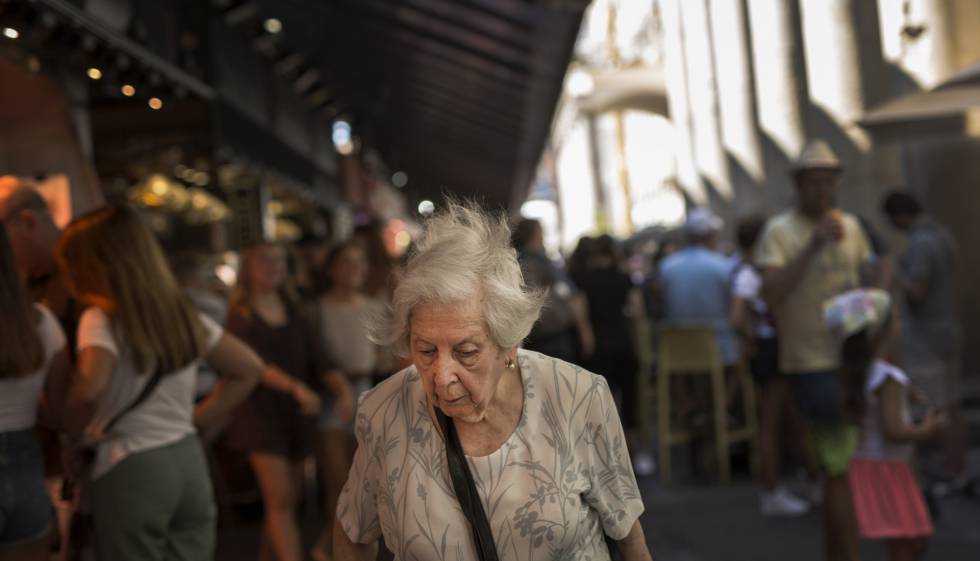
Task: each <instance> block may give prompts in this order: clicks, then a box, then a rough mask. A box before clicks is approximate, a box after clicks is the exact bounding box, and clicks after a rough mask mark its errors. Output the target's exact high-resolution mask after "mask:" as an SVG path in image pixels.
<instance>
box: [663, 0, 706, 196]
mask: <svg viewBox="0 0 980 561" xmlns="http://www.w3.org/2000/svg"><path fill="white" fill-rule="evenodd" d="M659 2H660V13H661V17H662V24H663V34H664V36H663V41H664V49H663V50H664V78H665V81H666V83H667V102H668V105H669V107H670V120H671V123H672V124H673V125H674V132H675V135H676V136H675V139H676V143H675V146H676V151H675V157H676V162H677V164H676V165H677V170H676V174H677V181H678V183H679V184H680V186H681V189H683V191H684V193H685V194H686V196H687V197H688V198H689V199H690V200H692V201H693V202H694V203H695V204H704V203H706V202H707V200H708V198H707V193H706V192H705V188H704V184H703V183H702V181H701V176H700V175H699V173H698V169H697V167H696V166H695V158H694V148H693V144H692V143H693V138H692V135H693V133H692V131H693V127H694V125H693V121H692V116H691V104H690V98H689V97H688V79H687V63H686V55H685V52H684V31H683V27H682V25H681V12H680V5H679V0H659Z"/></svg>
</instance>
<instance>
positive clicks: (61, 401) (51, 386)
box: [39, 349, 71, 429]
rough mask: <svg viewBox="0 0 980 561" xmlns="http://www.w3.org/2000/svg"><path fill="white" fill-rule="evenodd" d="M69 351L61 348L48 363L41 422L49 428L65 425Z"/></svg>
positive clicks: (58, 427) (59, 427) (69, 369)
mask: <svg viewBox="0 0 980 561" xmlns="http://www.w3.org/2000/svg"><path fill="white" fill-rule="evenodd" d="M70 371H71V364H70V363H69V361H68V351H67V350H66V349H61V350H60V351H58V352H57V353H56V354H55V355H54V357H52V359H51V364H50V365H48V375H47V377H46V378H45V379H44V397H43V400H42V402H41V416H40V418H39V421H40V424H42V425H44V426H47V427H49V428H55V429H61V427H63V426H64V422H63V421H64V418H63V417H64V411H65V399H66V398H67V397H68V384H69V383H70V381H71V380H70V379H69V376H68V375H69V372H70Z"/></svg>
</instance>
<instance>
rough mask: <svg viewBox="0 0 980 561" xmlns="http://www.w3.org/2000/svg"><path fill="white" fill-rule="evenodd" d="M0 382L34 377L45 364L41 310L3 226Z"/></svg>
mask: <svg viewBox="0 0 980 561" xmlns="http://www.w3.org/2000/svg"><path fill="white" fill-rule="evenodd" d="M0 310H3V321H0V379H3V378H13V377H15V376H23V375H26V374H30V373H32V372H34V371H35V370H37V369H38V368H40V367H41V366H42V365H43V364H44V347H43V346H42V344H41V338H40V337H39V336H38V334H37V327H36V324H37V320H38V314H37V311H36V310H34V308H33V307H32V306H31V302H30V300H29V299H28V298H27V291H26V290H24V285H23V283H22V282H21V280H20V276H19V275H18V274H17V266H16V264H15V261H14V251H13V247H11V245H10V240H9V239H7V231H6V229H5V228H3V227H2V226H0Z"/></svg>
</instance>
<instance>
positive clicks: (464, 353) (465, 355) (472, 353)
mask: <svg viewBox="0 0 980 561" xmlns="http://www.w3.org/2000/svg"><path fill="white" fill-rule="evenodd" d="M478 352H479V351H457V353H456V355H457V356H458V357H459V358H463V359H466V358H473V357H475V356H476V354H477V353H478Z"/></svg>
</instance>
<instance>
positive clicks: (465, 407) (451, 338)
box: [409, 298, 516, 423]
mask: <svg viewBox="0 0 980 561" xmlns="http://www.w3.org/2000/svg"><path fill="white" fill-rule="evenodd" d="M410 329H411V336H410V339H409V345H410V350H411V356H412V362H413V363H414V364H415V368H416V369H417V370H418V372H419V374H420V375H421V377H422V386H423V387H424V388H425V393H426V395H427V396H428V398H429V403H431V404H432V405H433V406H436V407H439V408H440V409H442V412H443V413H445V414H446V416H447V417H452V418H453V419H457V420H460V421H464V422H468V423H477V422H480V421H482V420H484V418H485V417H486V413H487V408H488V406H490V405H491V403H492V402H493V400H494V398H495V394H496V391H497V388H498V386H499V384H500V380H501V378H502V377H503V376H504V373H505V372H506V371H507V367H506V364H507V361H508V359H509V358H510V359H514V357H515V354H516V348H514V349H501V348H499V347H498V346H497V344H496V342H494V341H493V339H492V338H491V337H490V333H489V332H488V331H487V325H486V321H485V320H484V317H483V305H482V302H481V301H480V299H479V298H473V299H470V300H468V301H466V302H462V303H457V304H420V305H418V306H417V307H416V308H415V309H414V310H413V311H412V317H411V323H410Z"/></svg>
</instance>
